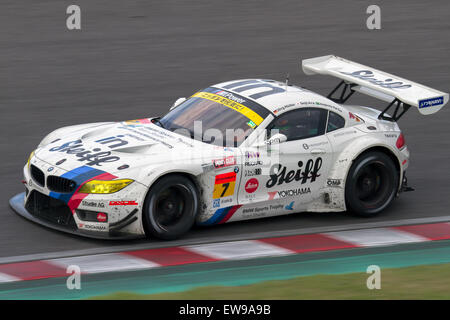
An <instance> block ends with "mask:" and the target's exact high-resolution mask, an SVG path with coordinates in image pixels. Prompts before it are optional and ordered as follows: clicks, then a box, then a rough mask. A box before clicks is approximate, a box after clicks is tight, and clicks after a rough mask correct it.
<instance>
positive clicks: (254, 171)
mask: <svg viewBox="0 0 450 320" xmlns="http://www.w3.org/2000/svg"><path fill="white" fill-rule="evenodd" d="M261 173H262V169H261V168H255V169H246V170H244V175H245V176H246V177H253V176H259V175H261Z"/></svg>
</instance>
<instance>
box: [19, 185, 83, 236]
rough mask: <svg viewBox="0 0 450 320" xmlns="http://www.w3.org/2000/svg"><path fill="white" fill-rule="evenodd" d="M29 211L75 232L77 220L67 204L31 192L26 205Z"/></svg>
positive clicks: (34, 191) (36, 192)
mask: <svg viewBox="0 0 450 320" xmlns="http://www.w3.org/2000/svg"><path fill="white" fill-rule="evenodd" d="M25 208H26V209H27V211H28V212H29V213H30V214H32V215H34V216H36V217H38V218H41V219H44V220H47V221H49V222H52V223H55V224H58V225H61V226H64V227H67V228H69V229H72V230H75V229H76V228H77V226H76V224H75V220H74V218H73V215H72V211H70V209H69V207H68V206H67V205H66V203H65V202H63V201H61V200H58V199H55V198H52V197H49V196H46V195H45V194H42V193H40V192H38V191H36V190H33V191H31V193H30V196H29V197H28V200H27V203H26V204H25Z"/></svg>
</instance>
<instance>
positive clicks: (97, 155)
mask: <svg viewBox="0 0 450 320" xmlns="http://www.w3.org/2000/svg"><path fill="white" fill-rule="evenodd" d="M49 151H50V152H65V153H67V154H73V155H75V156H76V157H78V158H80V159H78V161H81V162H86V165H88V166H101V164H102V163H104V162H115V161H118V160H120V158H119V157H118V156H111V151H101V149H100V148H94V149H92V150H89V149H85V148H83V143H82V142H81V140H74V141H69V142H66V143H64V144H62V145H60V146H58V147H53V148H51V149H49Z"/></svg>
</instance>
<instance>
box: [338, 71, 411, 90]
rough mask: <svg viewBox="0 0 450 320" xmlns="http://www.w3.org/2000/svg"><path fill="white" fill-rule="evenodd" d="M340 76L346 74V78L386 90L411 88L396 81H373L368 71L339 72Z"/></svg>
mask: <svg viewBox="0 0 450 320" xmlns="http://www.w3.org/2000/svg"><path fill="white" fill-rule="evenodd" d="M340 73H342V74H346V75H348V76H351V77H354V78H358V79H361V80H365V81H367V82H370V83H372V84H374V85H377V86H380V87H382V88H388V89H407V88H411V85H409V84H405V83H403V82H401V81H397V80H394V79H390V78H388V79H385V80H378V79H375V78H374V77H375V75H374V74H373V72H372V71H370V70H357V71H353V72H342V71H341V72H340Z"/></svg>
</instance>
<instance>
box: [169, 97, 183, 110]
mask: <svg viewBox="0 0 450 320" xmlns="http://www.w3.org/2000/svg"><path fill="white" fill-rule="evenodd" d="M185 101H186V98H185V97H182V98H178V99H177V100H176V101H175V102H174V104H173V105H172V106H171V107H170V109H169V111H170V110H173V109H175V108H176V107H178V106H179V105H180V104H182V103H183V102H185Z"/></svg>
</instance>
